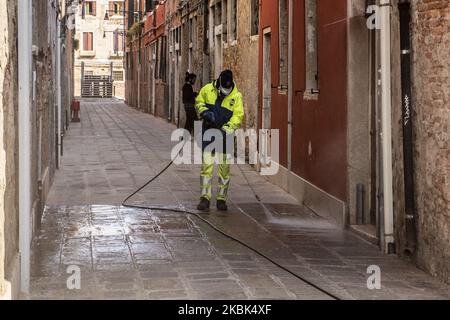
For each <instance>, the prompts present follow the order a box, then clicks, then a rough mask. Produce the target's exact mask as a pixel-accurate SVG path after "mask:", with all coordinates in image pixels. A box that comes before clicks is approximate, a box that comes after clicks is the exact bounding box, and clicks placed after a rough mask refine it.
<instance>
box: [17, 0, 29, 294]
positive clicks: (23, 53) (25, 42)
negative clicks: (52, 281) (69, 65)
mask: <svg viewBox="0 0 450 320" xmlns="http://www.w3.org/2000/svg"><path fill="white" fill-rule="evenodd" d="M17 17H18V67H19V70H18V76H19V97H18V99H19V108H18V118H19V130H18V138H19V251H20V275H21V276H20V289H21V292H23V293H25V294H27V293H29V288H30V245H31V128H30V126H31V69H32V36H31V35H32V33H31V32H32V21H33V19H32V10H31V1H30V0H19V2H18V7H17Z"/></svg>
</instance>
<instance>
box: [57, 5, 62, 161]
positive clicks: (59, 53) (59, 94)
mask: <svg viewBox="0 0 450 320" xmlns="http://www.w3.org/2000/svg"><path fill="white" fill-rule="evenodd" d="M56 88H57V97H56V99H57V100H56V102H57V109H58V111H57V121H58V123H57V126H56V127H57V135H58V136H57V145H58V155H57V157H56V159H57V168H58V169H59V168H61V120H62V117H61V109H62V107H61V104H62V102H61V95H62V90H61V20H60V12H59V9H58V12H57V18H56Z"/></svg>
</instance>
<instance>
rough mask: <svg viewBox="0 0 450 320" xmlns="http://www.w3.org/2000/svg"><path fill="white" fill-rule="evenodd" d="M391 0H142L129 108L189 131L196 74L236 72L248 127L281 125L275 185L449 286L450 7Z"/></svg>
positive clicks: (210, 76) (202, 78) (131, 41)
mask: <svg viewBox="0 0 450 320" xmlns="http://www.w3.org/2000/svg"><path fill="white" fill-rule="evenodd" d="M386 2H387V0H370V1H366V0H339V1H335V0H321V1H317V0H300V1H296V0H256V1H234V0H227V1H225V0H222V1H219V0H207V1H170V0H167V1H159V4H158V5H156V6H153V5H149V4H148V3H147V2H145V3H144V1H134V3H133V6H135V8H138V7H140V8H141V10H142V12H145V14H144V15H143V16H142V20H141V21H140V23H141V25H142V28H138V29H136V27H134V28H133V31H136V30H139V32H138V33H136V32H134V33H133V34H132V35H131V34H130V35H129V37H128V45H127V47H129V49H128V48H127V50H130V52H129V58H128V60H127V66H128V77H132V79H129V80H130V82H129V84H127V88H128V91H127V100H128V102H129V104H130V105H131V106H133V107H137V108H140V109H142V110H144V111H146V112H150V113H153V114H155V115H156V116H159V117H163V118H165V119H167V120H168V121H171V122H173V123H175V124H177V125H179V126H182V125H183V121H184V118H183V117H184V114H183V108H182V104H181V92H180V91H181V90H180V89H181V87H182V85H183V82H184V74H185V72H186V71H189V72H193V73H196V74H197V76H198V80H199V81H198V83H197V88H196V89H199V88H200V86H202V85H204V84H206V83H208V82H209V81H213V80H214V79H215V78H217V76H218V74H219V72H220V71H221V70H223V69H225V68H229V69H232V70H233V71H234V74H235V75H236V81H237V84H238V86H239V88H240V90H241V92H243V93H244V102H245V109H246V121H245V124H246V128H258V129H262V132H263V133H264V132H268V131H267V130H268V129H278V130H279V133H280V140H279V142H278V145H279V150H280V159H279V165H280V170H279V173H278V174H277V175H275V176H269V177H268V179H269V180H271V181H272V182H273V183H275V184H277V185H279V186H281V187H282V188H284V189H285V190H287V191H288V192H290V193H291V194H292V195H294V196H295V197H296V198H297V199H298V200H299V201H300V202H301V203H302V204H304V205H305V206H306V207H308V208H310V209H311V210H313V211H314V212H316V213H318V214H320V215H322V216H324V217H327V218H329V219H331V220H333V221H334V222H335V223H336V224H338V225H340V226H342V227H349V228H351V229H352V230H353V231H354V232H356V233H358V234H360V235H362V236H364V237H366V238H367V239H369V240H370V241H372V242H373V243H376V244H378V245H379V246H380V249H381V250H383V251H385V252H387V253H392V254H394V253H396V254H398V255H400V256H403V257H405V258H407V259H412V260H414V261H415V262H416V263H418V264H419V265H420V266H421V267H423V268H424V269H426V270H428V271H429V272H430V273H432V274H434V275H437V276H439V277H440V278H442V279H443V280H445V281H447V282H450V279H449V269H448V266H449V265H450V264H449V257H450V246H449V245H448V243H449V241H448V239H449V236H450V234H449V231H448V230H450V228H449V227H448V226H449V223H450V221H449V220H450V219H449V216H448V212H449V193H448V190H450V188H449V187H448V185H449V182H448V178H447V177H448V176H449V164H448V163H449V156H448V152H449V151H448V150H449V149H448V141H449V139H448V135H447V134H446V133H447V131H448V130H445V128H446V126H448V122H449V117H448V114H449V107H448V106H449V105H450V104H449V103H448V100H449V98H448V95H449V92H450V89H449V88H448V87H447V86H446V85H445V84H446V83H447V82H448V81H447V80H448V79H447V78H448V70H449V67H448V63H450V62H449V57H448V55H446V53H445V52H446V50H445V49H446V48H447V45H448V39H447V38H448V35H447V34H448V32H447V31H448V30H447V29H448V28H447V29H446V26H447V25H448V20H449V5H448V1H433V2H430V1H421V0H419V1H391V6H390V7H389V6H386V5H385V4H386ZM135 16H136V14H133V17H135ZM136 22H137V21H136V20H134V21H133V23H131V24H129V28H131V27H132V26H133V25H135V26H136ZM407 39H410V41H411V45H410V48H406V49H405V48H404V46H407V45H408V44H409V43H408V41H407ZM133 48H134V49H133ZM138 48H140V49H139V50H140V51H141V53H140V54H137V52H139V50H138ZM447 51H448V50H447ZM133 57H134V58H133ZM139 57H140V58H139ZM139 59H140V60H139ZM137 61H141V64H139V66H140V67H139V75H140V77H138V76H137V71H136V70H137V68H136V62H137ZM409 75H410V76H409ZM139 79H140V80H139ZM136 81H137V82H138V83H136ZM263 136H264V135H263ZM269 140H270V139H267V137H266V138H265V139H264V141H263V140H261V141H259V144H260V148H261V147H262V145H261V144H262V143H265V141H269Z"/></svg>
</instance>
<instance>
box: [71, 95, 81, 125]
mask: <svg viewBox="0 0 450 320" xmlns="http://www.w3.org/2000/svg"><path fill="white" fill-rule="evenodd" d="M71 111H72V122H80V121H81V120H80V101H77V100H73V101H72V108H71Z"/></svg>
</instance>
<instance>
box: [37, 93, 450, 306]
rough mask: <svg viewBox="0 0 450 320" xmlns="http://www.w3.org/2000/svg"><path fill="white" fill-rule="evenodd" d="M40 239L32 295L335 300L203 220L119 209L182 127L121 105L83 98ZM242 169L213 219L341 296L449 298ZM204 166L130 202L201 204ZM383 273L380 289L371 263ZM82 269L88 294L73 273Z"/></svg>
mask: <svg viewBox="0 0 450 320" xmlns="http://www.w3.org/2000/svg"><path fill="white" fill-rule="evenodd" d="M81 119H82V121H81V123H79V124H76V123H74V124H71V126H70V129H69V131H68V133H67V135H66V137H65V139H64V143H65V145H64V151H65V155H64V159H63V162H62V168H61V169H60V170H59V171H58V172H57V173H56V177H55V180H54V183H53V186H52V189H51V192H50V195H49V199H48V203H47V207H46V210H45V213H44V216H43V219H42V225H41V230H40V232H39V233H38V234H37V235H36V237H35V239H34V241H33V257H32V274H31V276H32V278H31V298H32V299H329V297H327V296H326V295H324V294H323V293H321V292H319V291H317V290H316V289H314V288H313V287H311V286H309V285H307V284H306V283H304V282H302V281H300V280H298V279H296V278H295V277H293V276H291V275H290V274H288V273H286V272H285V271H283V270H281V269H279V268H277V267H275V266H274V265H273V264H271V263H270V262H268V261H266V260H265V259H263V258H261V257H260V256H257V255H256V254H255V253H253V252H251V251H250V250H248V249H246V248H245V247H243V246H241V245H239V244H238V243H236V242H233V241H232V240H230V239H228V238H226V237H225V236H223V235H221V234H219V233H217V232H216V231H214V230H212V229H211V228H209V227H208V226H207V225H206V224H205V223H203V222H201V221H199V220H197V219H196V218H195V217H192V216H186V215H184V214H178V213H172V212H167V211H158V210H136V209H129V208H124V207H121V205H120V204H121V202H122V200H123V199H124V198H126V196H127V195H129V194H131V193H132V192H133V191H134V190H135V189H137V188H138V187H139V186H141V185H142V184H144V183H145V182H146V180H148V178H149V177H152V176H153V175H155V174H156V173H157V172H158V171H159V170H161V169H162V168H163V167H164V166H165V165H166V164H167V163H168V159H169V157H170V150H171V146H172V145H173V144H172V143H170V133H171V131H172V130H173V129H174V128H173V126H171V125H170V124H168V123H166V122H165V121H163V120H161V119H156V118H154V117H152V116H150V115H147V114H143V113H140V112H138V111H136V110H134V109H131V108H128V107H127V106H126V105H125V104H123V102H120V101H118V100H106V101H105V100H84V101H83V102H82V113H81ZM242 169H243V171H244V172H245V174H246V176H247V177H248V179H249V181H250V183H251V184H252V185H253V188H254V189H255V191H256V192H257V193H258V195H259V196H260V197H261V199H262V200H263V201H264V203H266V204H267V210H263V208H262V207H261V206H260V204H258V203H257V201H256V199H255V198H254V196H253V194H252V191H251V189H250V187H249V186H248V184H247V182H246V180H245V178H244V177H243V175H242V173H241V171H240V170H239V168H237V167H236V166H233V168H232V172H233V180H232V187H231V191H230V192H231V194H230V211H229V213H226V214H223V213H218V212H216V211H215V210H214V209H212V210H211V212H210V213H209V214H207V215H204V217H205V218H206V219H208V220H209V221H210V222H212V223H213V224H215V225H216V226H218V227H220V228H221V229H222V230H224V231H226V232H227V233H229V234H231V235H233V236H235V237H237V238H239V239H241V240H244V241H245V242H247V243H248V244H250V245H252V246H254V247H255V248H257V249H258V250H260V251H261V252H263V253H264V254H267V255H269V256H270V257H272V258H273V259H274V260H276V261H277V262H278V263H281V264H282V265H283V266H285V267H287V268H289V269H290V270H291V271H293V272H295V273H298V274H300V275H302V276H303V277H305V278H306V279H308V280H309V281H311V282H314V283H315V284H317V285H319V286H320V287H322V288H323V289H325V290H327V291H329V292H332V293H333V294H335V295H338V296H339V297H341V298H343V299H436V298H437V299H449V298H450V288H449V286H446V285H444V284H442V283H440V282H439V281H438V280H436V279H434V278H432V277H431V276H429V275H427V274H426V273H424V272H423V271H421V270H419V269H418V268H416V267H415V266H413V265H412V264H409V263H407V262H404V261H402V260H400V259H398V258H396V257H393V256H387V255H384V254H382V253H380V252H379V250H378V249H377V247H375V246H373V245H372V244H370V243H368V242H366V241H364V240H363V239H361V238H359V237H357V236H356V235H354V234H352V233H350V232H348V231H344V230H341V229H338V228H335V227H334V226H333V225H332V224H330V223H328V222H327V221H326V220H324V219H322V218H320V217H318V216H316V215H314V214H313V213H312V212H310V211H308V209H307V208H305V207H303V206H301V205H299V204H298V203H297V202H296V201H295V199H293V198H292V197H291V196H289V195H288V194H286V193H285V192H284V191H282V190H281V189H279V188H277V187H276V186H273V185H271V184H270V183H268V182H267V181H266V180H265V179H264V178H263V177H261V176H259V175H258V174H257V173H256V172H255V171H254V170H253V169H252V168H251V167H248V166H243V167H242ZM198 174H199V166H187V165H183V166H174V167H171V168H170V169H169V170H168V171H167V172H166V173H165V174H164V175H162V176H161V177H160V178H158V179H157V180H156V182H155V183H154V184H153V185H152V186H149V187H148V188H146V189H145V190H143V191H142V192H141V193H139V194H138V195H136V196H135V197H134V198H133V199H131V202H132V203H134V204H144V205H151V206H171V207H173V206H180V205H183V206H185V207H186V208H190V209H193V208H194V207H195V205H196V203H197V201H198V192H199V190H198V189H199V187H198V183H199V178H198ZM370 265H377V266H379V267H380V268H381V290H369V289H368V288H367V278H368V276H369V275H368V274H367V273H366V272H367V267H368V266H370ZM73 266H76V267H78V268H79V269H80V276H81V286H80V289H79V290H77V289H75V290H70V289H68V286H67V280H68V278H69V277H70V276H71V274H68V273H67V271H68V270H70V267H73Z"/></svg>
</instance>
